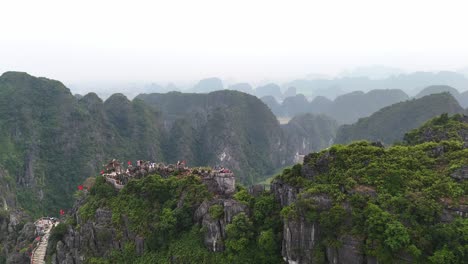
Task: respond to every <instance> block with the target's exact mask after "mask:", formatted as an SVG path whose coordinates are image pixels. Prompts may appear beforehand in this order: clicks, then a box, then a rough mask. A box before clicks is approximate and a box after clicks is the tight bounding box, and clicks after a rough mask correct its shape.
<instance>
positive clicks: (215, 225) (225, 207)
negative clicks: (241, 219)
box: [194, 199, 247, 252]
mask: <svg viewBox="0 0 468 264" xmlns="http://www.w3.org/2000/svg"><path fill="white" fill-rule="evenodd" d="M212 206H221V208H222V214H221V215H219V216H215V215H213V214H212V213H210V208H211V207H212ZM242 212H247V206H245V205H243V204H241V203H240V202H238V201H236V200H233V199H215V200H212V201H209V202H204V203H202V204H201V205H200V207H198V209H197V211H196V212H195V216H194V219H195V221H196V222H197V223H199V224H201V226H202V227H203V228H205V229H206V232H205V238H204V243H205V246H206V247H207V248H208V249H209V250H210V251H212V252H221V251H224V239H225V238H226V226H227V224H229V223H231V222H232V219H233V217H234V216H236V215H237V214H239V213H242Z"/></svg>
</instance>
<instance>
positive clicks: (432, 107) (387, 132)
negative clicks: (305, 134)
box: [335, 93, 463, 144]
mask: <svg viewBox="0 0 468 264" xmlns="http://www.w3.org/2000/svg"><path fill="white" fill-rule="evenodd" d="M443 113H448V114H457V113H463V108H461V107H460V105H459V104H458V102H457V100H455V98H454V97H453V96H452V95H450V94H449V93H442V94H431V95H428V96H424V97H422V98H419V99H412V100H408V101H405V102H401V103H396V104H393V105H391V106H388V107H385V108H382V109H381V110H379V111H377V112H376V113H374V114H372V115H371V116H369V117H366V118H361V119H359V121H358V122H356V123H354V124H352V125H343V126H341V127H340V128H339V129H338V132H337V135H336V140H335V143H339V144H346V143H349V142H351V141H356V140H370V141H381V142H383V143H385V144H393V143H395V142H397V141H401V140H403V136H404V135H405V133H406V132H408V131H410V130H411V129H414V128H416V127H418V126H420V125H422V124H423V123H424V122H426V121H427V120H429V119H431V118H433V117H435V116H438V115H440V114H443Z"/></svg>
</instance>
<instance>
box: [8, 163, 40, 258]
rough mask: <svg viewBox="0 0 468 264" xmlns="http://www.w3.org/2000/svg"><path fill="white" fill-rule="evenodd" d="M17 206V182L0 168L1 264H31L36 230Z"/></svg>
mask: <svg viewBox="0 0 468 264" xmlns="http://www.w3.org/2000/svg"><path fill="white" fill-rule="evenodd" d="M16 204H17V203H16V188H15V182H14V180H13V179H12V178H11V177H10V176H9V175H8V173H7V172H6V171H5V170H3V169H2V168H1V167H0V263H3V262H6V263H12V264H13V263H18V264H20V263H27V262H29V255H28V253H29V252H30V247H29V246H30V244H31V243H32V242H33V240H34V232H35V228H34V224H32V223H31V219H30V218H29V216H28V215H27V214H25V213H24V212H23V211H22V210H20V209H18V208H17V206H16ZM2 261H3V262H2Z"/></svg>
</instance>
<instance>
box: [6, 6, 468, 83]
mask: <svg viewBox="0 0 468 264" xmlns="http://www.w3.org/2000/svg"><path fill="white" fill-rule="evenodd" d="M467 2H468V1H452V0H440V1H432V0H388V1H387V0H385V1H384V0H381V1H379V0H352V1H351V0H343V1H336V0H319V1H313V0H309V1H294V0H287V1H274V0H245V1H244V0H231V1H223V0H213V1H209V0H188V1H178V0H165V1H154V0H153V1H136V0H132V1H118V0H112V1H104V0H92V1H88V0H74V1H69V0H57V1H52V0H32V1H21V0H2V2H1V5H0V29H1V30H0V72H4V71H7V70H18V71H27V72H29V73H31V74H34V75H40V76H47V77H50V78H55V79H59V80H62V81H64V82H65V83H70V82H77V81H99V80H101V81H102V80H115V81H132V80H134V81H160V82H166V81H176V82H177V81H188V80H196V79H201V78H205V77H211V76H220V77H222V78H226V79H235V80H246V81H259V80H264V79H273V80H282V79H288V78H294V77H302V76H304V75H307V74H309V73H323V74H336V73H338V72H340V71H342V70H344V69H349V68H352V67H356V66H363V65H370V64H380V65H388V66H392V67H400V68H403V69H405V70H409V71H413V70H441V69H443V70H456V69H458V68H462V67H466V66H468V34H467V25H468V15H467V11H468V3H467Z"/></svg>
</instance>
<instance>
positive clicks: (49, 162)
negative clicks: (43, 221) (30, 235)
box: [0, 72, 284, 217]
mask: <svg viewBox="0 0 468 264" xmlns="http://www.w3.org/2000/svg"><path fill="white" fill-rule="evenodd" d="M153 106H154V107H153ZM168 124H170V125H168ZM282 137H283V135H282V131H281V128H280V126H279V124H278V123H277V121H276V119H275V117H274V115H273V114H272V113H271V112H270V110H269V109H268V108H267V107H266V106H265V105H264V104H263V103H262V102H261V101H260V100H258V99H257V98H256V97H254V96H250V95H247V94H244V93H239V92H234V91H219V92H214V93H210V94H181V93H169V94H165V95H157V94H154V95H141V96H139V97H138V98H137V99H134V100H132V101H129V100H128V99H127V98H126V97H125V96H124V95H122V94H114V95H112V96H111V97H109V98H108V99H107V100H106V101H105V102H103V101H102V100H101V99H99V98H98V97H97V95H96V94H94V93H90V94H87V95H86V96H84V97H82V98H80V99H78V98H76V97H75V96H73V95H72V94H71V93H70V91H69V89H68V88H66V87H65V86H64V85H63V84H62V83H60V82H58V81H54V80H49V79H46V78H36V77H33V76H30V75H28V74H26V73H21V72H7V73H4V74H3V75H2V76H1V77H0V164H1V165H2V166H4V168H5V169H6V170H8V171H9V173H10V175H11V176H13V177H14V182H16V183H18V186H17V187H18V188H17V189H18V201H19V203H20V205H21V206H22V207H23V208H25V209H26V210H27V211H28V212H29V213H31V215H33V216H35V217H36V216H42V215H57V214H58V212H59V210H60V209H66V208H70V207H71V206H72V203H73V194H74V192H75V190H76V187H77V186H78V185H79V184H81V183H82V182H83V181H84V180H85V179H86V178H87V177H89V176H91V175H96V174H98V172H99V171H100V170H101V169H102V165H103V164H104V163H105V162H107V161H108V160H106V159H108V158H116V159H118V160H120V161H127V160H137V159H144V160H152V161H160V162H167V163H175V162H176V161H177V160H186V161H187V163H188V165H190V166H206V165H212V166H214V165H222V166H225V167H227V168H229V169H231V170H233V171H234V172H236V173H237V174H238V175H240V177H239V178H238V179H239V181H240V182H242V183H244V184H249V183H253V182H257V181H259V180H261V179H262V176H263V175H268V174H271V173H272V172H273V171H274V169H276V168H277V167H278V165H279V162H278V160H279V159H277V158H276V157H273V156H272V155H271V153H275V152H277V151H279V148H280V147H279V146H278V145H277V142H284V140H283V138H282ZM222 153H225V154H226V155H229V158H226V159H224V161H221V160H220V155H221V154H222ZM281 155H284V153H281ZM241 170H242V173H240V172H241ZM39 197H41V199H39Z"/></svg>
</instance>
